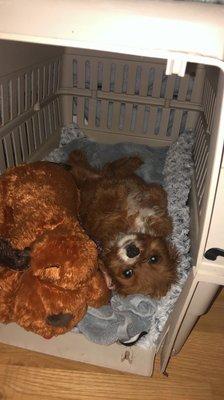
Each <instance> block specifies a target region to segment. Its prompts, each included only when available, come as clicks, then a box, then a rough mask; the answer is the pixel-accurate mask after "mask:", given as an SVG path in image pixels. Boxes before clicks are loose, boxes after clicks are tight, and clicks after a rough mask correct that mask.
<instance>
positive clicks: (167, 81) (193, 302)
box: [0, 0, 224, 375]
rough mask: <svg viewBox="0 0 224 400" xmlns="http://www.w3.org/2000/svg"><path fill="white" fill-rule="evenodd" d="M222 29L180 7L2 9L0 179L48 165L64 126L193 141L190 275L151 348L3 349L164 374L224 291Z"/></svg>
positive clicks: (114, 1)
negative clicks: (157, 361)
mask: <svg viewBox="0 0 224 400" xmlns="http://www.w3.org/2000/svg"><path fill="white" fill-rule="evenodd" d="M223 21H224V7H223V6H219V5H208V4H199V3H190V2H189V3H188V2H162V1H161V2H160V1H156V2H155V1H144V0H141V1H137V2H136V1H131V0H127V1H124V0H123V1H121V0H110V1H106V0H101V1H100V0H95V1H91V0H88V1H85V0H82V1H79V0H77V1H72V0H61V1H60V0H59V1H57V2H55V1H53V0H39V1H38V2H36V3H33V2H30V1H27V0H21V1H19V2H18V1H16V0H14V1H13V0H12V1H10V2H9V1H7V0H5V1H4V0H3V1H1V3H0V39H1V41H0V169H1V172H3V171H4V170H5V169H7V168H9V167H12V166H14V165H17V164H19V163H21V162H30V161H33V160H38V159H41V158H42V157H43V156H45V155H46V154H48V153H49V152H50V150H51V149H52V148H54V147H56V146H57V144H58V141H59V135H60V129H61V126H66V125H68V124H70V123H71V122H72V121H77V123H78V124H79V126H80V128H81V129H82V130H83V131H84V132H85V133H86V134H87V135H88V136H89V137H90V138H94V139H96V140H98V141H105V142H108V143H109V142H111V143H113V142H119V141H134V142H136V143H143V144H144V143H145V144H150V145H151V146H158V145H159V146H161V145H167V144H170V143H172V142H173V141H175V140H176V138H177V137H178V135H179V134H180V132H181V131H182V130H184V129H185V128H187V129H192V130H193V131H194V132H195V145H194V154H193V157H194V176H193V181H192V190H191V196H190V207H191V251H192V260H193V268H192V270H191V272H190V274H189V276H188V279H187V282H186V284H185V286H184V288H183V291H182V293H181V295H180V297H179V299H178V301H177V303H176V305H175V307H174V310H173V312H172V313H171V315H170V317H169V319H168V321H167V323H166V326H165V328H164V331H163V333H162V335H161V338H160V343H159V345H158V347H157V348H156V347H152V348H150V349H147V350H146V349H143V348H141V347H139V346H133V347H131V348H128V349H127V348H125V347H123V346H121V345H119V344H114V345H112V346H99V345H95V344H93V343H90V342H88V341H87V340H86V339H85V338H84V337H83V336H82V335H79V334H77V335H74V334H72V333H68V334H65V335H63V336H60V337H57V338H54V339H51V340H50V341H46V340H44V339H42V338H41V337H38V336H37V335H34V334H32V333H28V332H26V331H24V330H23V329H21V328H20V327H18V326H16V325H15V324H9V325H7V326H6V325H1V326H0V341H1V342H4V343H8V344H11V345H15V346H19V347H24V348H28V349H31V350H34V351H40V352H43V353H48V354H53V355H56V356H59V357H65V358H70V359H74V360H78V361H84V362H89V363H94V364H97V365H101V366H106V367H110V368H115V369H118V370H122V371H128V372H132V373H137V374H142V375H151V374H152V371H153V361H154V358H155V355H156V353H158V352H160V356H161V371H163V372H164V371H165V369H166V366H167V363H168V360H169V358H170V356H171V354H172V353H176V352H178V351H179V350H180V349H181V347H182V345H183V343H184V342H185V340H186V338H187V336H188V334H189V333H190V331H191V329H192V327H193V325H194V323H195V321H196V320H197V319H198V317H199V316H200V315H201V314H203V313H204V312H206V310H207V308H208V306H209V304H210V303H211V301H212V299H213V297H214V296H215V294H216V292H217V290H218V288H219V287H220V286H221V285H223V284H224V258H223V252H222V251H221V250H223V248H224V228H223V220H224V209H223V206H222V203H223V199H224V162H223V160H222V156H223V141H224V24H223ZM25 42H26V43H25ZM216 249H219V250H216Z"/></svg>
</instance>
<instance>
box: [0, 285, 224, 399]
mask: <svg viewBox="0 0 224 400" xmlns="http://www.w3.org/2000/svg"><path fill="white" fill-rule="evenodd" d="M168 373H169V376H168V377H165V376H163V375H161V374H160V373H159V362H158V360H157V361H156V365H155V373H154V375H153V377H152V378H144V377H138V376H133V375H128V374H122V373H119V372H116V371H112V370H107V369H103V368H99V367H94V366H90V365H86V364H81V363H75V362H72V361H67V360H63V359H58V358H54V357H50V356H45V355H42V354H36V353H32V352H29V351H25V350H22V349H16V348H14V347H11V346H6V345H2V344H0V400H3V399H4V400H6V399H7V400H12V399H13V400H31V399H32V400H40V399H41V400H51V399H53V400H63V399H66V400H70V399H72V400H73V399H75V400H87V399H91V400H96V399H104V400H106V399H113V400H126V399H127V400H145V399H148V400H150V399H156V400H157V399H158V400H171V399H172V400H194V399H197V400H199V399H201V400H202V399H203V400H207V399H212V400H213V399H214V400H223V399H224V384H223V382H224V293H223V292H222V293H221V294H220V295H219V297H218V298H217V299H216V301H215V303H214V304H213V306H212V309H211V310H210V312H209V313H208V314H206V315H205V316H203V317H202V318H201V319H200V321H199V323H198V324H197V325H196V327H195V329H194V331H193V332H192V334H191V336H190V338H189V339H188V341H187V343H186V344H185V346H184V348H183V349H182V351H181V353H179V354H178V355H177V356H175V357H173V358H172V359H171V362H170V364H169V367H168Z"/></svg>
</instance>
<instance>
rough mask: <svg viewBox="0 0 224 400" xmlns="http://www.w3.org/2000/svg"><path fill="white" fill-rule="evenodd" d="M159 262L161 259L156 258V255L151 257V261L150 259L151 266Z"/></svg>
mask: <svg viewBox="0 0 224 400" xmlns="http://www.w3.org/2000/svg"><path fill="white" fill-rule="evenodd" d="M158 261H159V257H158V256H155V255H153V256H151V257H149V259H148V262H149V264H156V263H157V262H158Z"/></svg>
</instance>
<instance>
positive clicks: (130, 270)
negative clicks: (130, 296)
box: [122, 269, 134, 279]
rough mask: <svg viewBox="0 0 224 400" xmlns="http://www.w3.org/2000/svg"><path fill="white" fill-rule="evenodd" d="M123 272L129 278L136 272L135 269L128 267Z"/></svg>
mask: <svg viewBox="0 0 224 400" xmlns="http://www.w3.org/2000/svg"><path fill="white" fill-rule="evenodd" d="M122 274H123V276H124V277H125V278H127V279H129V278H131V277H132V275H133V274H134V271H133V269H126V270H125V271H123V272H122Z"/></svg>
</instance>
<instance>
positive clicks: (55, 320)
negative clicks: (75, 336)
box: [46, 313, 73, 328]
mask: <svg viewBox="0 0 224 400" xmlns="http://www.w3.org/2000/svg"><path fill="white" fill-rule="evenodd" d="M72 318H73V315H72V314H69V313H67V314H63V313H60V314H52V315H48V317H47V318H46V322H47V324H49V325H52V326H55V327H61V328H63V327H65V326H67V325H68V324H69V322H70V321H71V320H72Z"/></svg>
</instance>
